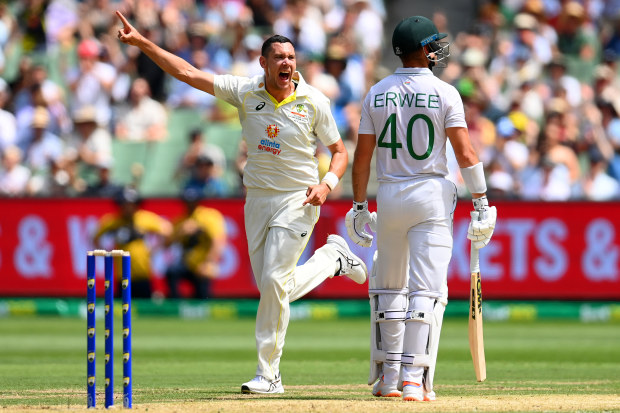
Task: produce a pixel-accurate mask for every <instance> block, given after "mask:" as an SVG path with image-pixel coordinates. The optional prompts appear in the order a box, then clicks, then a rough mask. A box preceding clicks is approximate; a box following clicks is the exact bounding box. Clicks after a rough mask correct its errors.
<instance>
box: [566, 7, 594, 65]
mask: <svg viewBox="0 0 620 413" xmlns="http://www.w3.org/2000/svg"><path fill="white" fill-rule="evenodd" d="M587 17H588V16H587V11H586V9H585V8H584V7H583V6H582V5H581V3H579V2H578V1H566V2H564V3H563V5H562V11H561V12H560V15H559V17H558V22H557V32H558V49H559V51H560V52H561V53H563V54H564V55H566V56H568V57H572V58H577V59H581V60H583V61H587V62H591V61H592V60H593V59H594V58H595V57H596V56H597V54H598V51H599V50H598V49H599V47H598V46H597V40H596V34H595V33H594V32H593V31H592V27H591V26H589V25H586V23H587Z"/></svg>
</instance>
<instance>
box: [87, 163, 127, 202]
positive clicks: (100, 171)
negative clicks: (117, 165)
mask: <svg viewBox="0 0 620 413" xmlns="http://www.w3.org/2000/svg"><path fill="white" fill-rule="evenodd" d="M111 167H112V165H111V164H105V163H100V164H98V165H97V177H96V179H95V180H94V181H93V182H92V183H90V184H88V186H87V187H86V189H85V190H84V192H83V193H82V195H83V196H87V197H94V198H113V197H114V196H115V195H116V194H118V192H119V191H120V190H121V189H122V187H121V186H120V185H119V184H116V183H114V182H113V181H112V177H111V176H110V174H111Z"/></svg>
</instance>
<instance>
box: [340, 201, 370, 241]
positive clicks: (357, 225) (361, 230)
mask: <svg viewBox="0 0 620 413" xmlns="http://www.w3.org/2000/svg"><path fill="white" fill-rule="evenodd" d="M345 223H346V226H347V233H348V234H349V238H351V240H352V241H353V242H355V243H356V244H357V245H361V246H362V247H370V246H371V245H372V240H373V238H374V237H373V236H372V235H371V234H370V233H369V232H368V231H367V230H366V225H368V226H369V227H370V229H371V231H372V232H376V229H377V213H376V212H372V213H370V212H368V201H364V202H355V201H354V202H353V208H351V210H350V211H349V212H347V216H346V218H345Z"/></svg>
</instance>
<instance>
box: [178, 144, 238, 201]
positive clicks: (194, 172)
mask: <svg viewBox="0 0 620 413" xmlns="http://www.w3.org/2000/svg"><path fill="white" fill-rule="evenodd" d="M185 189H194V190H196V191H197V192H198V193H200V194H201V196H203V197H206V198H223V197H225V196H227V195H228V192H229V191H228V188H227V185H226V183H225V182H224V181H223V180H222V179H221V178H220V177H219V176H217V175H216V168H215V164H214V162H213V159H211V158H209V157H208V156H207V155H203V154H201V155H198V157H197V158H196V161H195V162H194V165H193V166H192V167H191V175H190V177H189V179H188V180H187V183H186V184H185Z"/></svg>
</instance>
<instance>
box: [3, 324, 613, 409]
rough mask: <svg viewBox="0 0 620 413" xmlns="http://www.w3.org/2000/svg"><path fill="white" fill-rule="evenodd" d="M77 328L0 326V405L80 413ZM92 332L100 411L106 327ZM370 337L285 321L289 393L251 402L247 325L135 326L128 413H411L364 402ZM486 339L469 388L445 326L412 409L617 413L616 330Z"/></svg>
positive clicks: (384, 402) (526, 332)
mask: <svg viewBox="0 0 620 413" xmlns="http://www.w3.org/2000/svg"><path fill="white" fill-rule="evenodd" d="M85 324H86V323H85V320H83V319H79V318H60V317H55V316H54V317H49V316H48V317H44V316H19V317H8V318H0V407H2V408H3V409H9V410H25V411H29V410H38V409H48V408H52V409H54V410H78V409H82V408H83V407H84V406H85V404H86V392H85V383H86V334H85V333H86V326H85ZM116 327H117V328H116V332H115V333H116V334H115V339H116V344H117V351H116V353H115V361H116V369H115V370H116V376H115V385H116V386H115V387H116V390H117V404H121V405H122V401H121V385H122V378H121V375H122V373H121V371H122V370H121V368H122V366H121V352H120V346H121V334H120V318H118V319H117V320H116ZM97 328H98V330H97V332H98V336H97V340H98V348H97V362H98V365H97V382H98V386H99V387H98V400H97V402H98V405H99V406H101V405H102V403H103V334H102V332H103V321H102V320H98V322H97ZM368 331H369V322H368V320H367V319H366V318H350V319H340V320H326V321H317V320H293V321H291V324H290V326H289V330H288V334H287V337H286V345H285V349H284V356H283V359H282V362H281V372H282V377H283V382H284V386H285V389H286V393H285V394H284V395H278V396H275V397H273V396H268V397H257V396H249V395H241V394H239V393H240V390H239V389H240V384H241V383H242V382H244V381H246V380H248V379H250V378H252V377H253V376H254V371H255V366H256V354H255V343H254V320H252V319H248V318H242V319H233V320H213V319H178V318H158V317H135V318H134V320H133V367H134V372H133V379H134V382H133V383H134V400H133V402H134V407H135V408H136V410H141V409H142V410H145V411H151V412H152V411H159V410H162V411H179V410H180V411H220V412H225V411H234V412H237V411H239V412H241V411H249V410H253V411H256V412H262V411H280V412H281V411H282V410H288V412H287V413H290V412H297V411H326V412H329V411H372V410H373V409H375V408H376V407H375V406H378V409H380V410H381V411H382V412H383V411H385V412H387V411H411V410H412V406H411V405H412V403H406V402H403V401H401V400H393V399H376V398H373V397H372V396H371V394H370V388H369V386H367V385H366V380H367V374H368V353H369V352H368V343H369V338H368ZM484 333H485V347H486V358H487V375H488V378H487V381H486V382H484V383H476V382H475V377H474V371H473V367H472V362H471V358H470V354H469V347H468V338H467V319H462V320H461V319H454V318H451V319H447V320H445V322H444V328H443V330H442V337H441V342H440V350H439V357H438V366H437V371H436V380H435V384H436V391H437V394H438V401H437V402H432V403H417V406H418V407H419V408H423V409H425V410H428V409H435V411H449V410H454V411H457V410H458V411H474V410H477V411H495V410H497V411H555V410H558V411H560V410H562V411H565V410H571V411H620V325H619V324H618V323H581V322H577V321H558V322H553V321H536V322H497V321H496V322H487V323H485V325H484ZM549 398H550V399H549ZM442 399H443V400H448V401H451V404H447V405H444V404H442V403H443V402H442ZM542 400H551V401H550V402H547V403H546V404H545V402H542ZM580 400H583V401H582V402H581V401H580ZM504 401H505V402H504ZM538 401H541V402H538ZM592 401H598V402H597V403H594V404H592ZM483 402H484V403H483ZM471 403H473V404H471ZM581 403H583V404H581ZM427 405H431V406H433V407H426V406H427ZM556 405H557V406H556ZM360 406H361V407H360ZM485 406H487V407H488V408H485ZM510 406H513V407H510ZM554 406H555V407H554ZM358 408H361V409H362V410H357V409H358ZM418 410H419V409H418Z"/></svg>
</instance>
